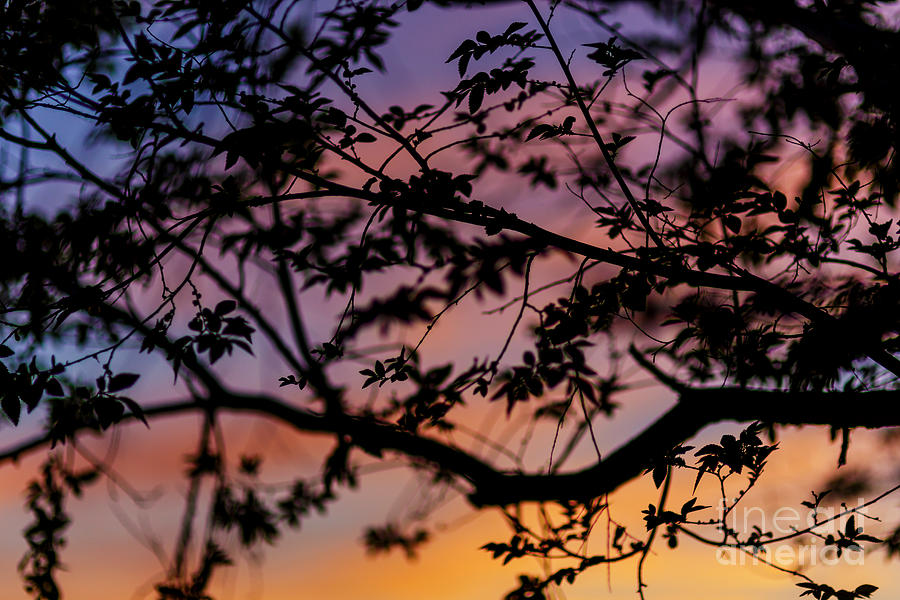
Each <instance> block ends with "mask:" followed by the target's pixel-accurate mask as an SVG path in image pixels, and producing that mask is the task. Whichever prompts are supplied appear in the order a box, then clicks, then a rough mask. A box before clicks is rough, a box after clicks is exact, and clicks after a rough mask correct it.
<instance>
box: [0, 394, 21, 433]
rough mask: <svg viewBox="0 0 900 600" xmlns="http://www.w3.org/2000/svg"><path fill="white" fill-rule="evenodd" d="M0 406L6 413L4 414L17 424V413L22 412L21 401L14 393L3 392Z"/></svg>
mask: <svg viewBox="0 0 900 600" xmlns="http://www.w3.org/2000/svg"><path fill="white" fill-rule="evenodd" d="M0 408H2V409H3V412H5V413H6V416H7V417H8V418H9V420H10V421H12V424H13V425H18V424H19V414H20V413H21V412H22V403H21V401H20V400H19V397H18V396H16V395H15V394H9V393H7V394H4V395H3V397H2V398H0Z"/></svg>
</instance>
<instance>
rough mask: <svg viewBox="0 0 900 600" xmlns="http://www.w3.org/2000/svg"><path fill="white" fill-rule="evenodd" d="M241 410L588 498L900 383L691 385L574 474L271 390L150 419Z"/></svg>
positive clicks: (478, 479)
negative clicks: (726, 440) (715, 434)
mask: <svg viewBox="0 0 900 600" xmlns="http://www.w3.org/2000/svg"><path fill="white" fill-rule="evenodd" d="M209 410H215V411H221V410H226V411H235V412H247V413H254V414H257V415H260V416H267V417H271V418H273V419H275V420H277V421H279V422H281V423H284V424H286V425H289V426H291V427H293V428H294V429H296V430H297V431H300V432H310V433H327V434H340V435H343V436H347V437H348V439H349V441H350V443H351V444H353V445H354V446H357V447H359V448H361V449H363V450H364V451H366V452H368V453H371V454H375V455H378V454H380V453H381V452H384V451H392V452H398V453H400V454H403V455H405V456H407V457H409V458H412V459H415V460H422V461H425V462H428V463H430V464H432V465H434V466H437V467H438V468H440V469H441V471H442V472H445V473H448V474H452V475H455V476H457V477H459V478H461V479H464V480H465V481H466V482H468V484H469V485H470V486H471V487H472V490H473V491H472V493H471V494H470V496H469V500H470V502H471V503H472V504H473V505H475V506H488V505H508V504H515V503H519V502H531V501H566V500H587V499H590V498H595V497H597V496H600V495H603V494H605V493H609V492H612V491H614V490H616V489H617V488H619V487H620V486H622V485H623V484H625V483H627V482H628V481H631V480H632V479H634V478H635V477H638V476H639V475H641V473H643V472H644V470H645V469H646V468H647V467H648V466H650V464H651V463H652V461H654V460H655V459H657V458H658V457H660V456H662V455H664V454H665V453H666V452H668V451H669V450H671V449H672V448H674V447H675V446H678V445H679V444H682V443H684V442H686V441H688V440H689V439H690V438H692V437H693V436H694V435H696V434H697V433H698V432H699V431H700V430H701V429H703V428H704V427H706V426H708V425H711V424H714V423H719V422H723V421H738V422H753V421H762V422H766V423H774V424H781V425H829V426H836V427H850V428H856V427H864V428H881V427H896V426H900V391H893V390H891V391H872V392H786V391H781V390H772V391H768V390H748V389H738V388H715V389H694V390H689V391H686V392H684V393H683V394H682V395H681V397H680V398H679V401H678V402H677V403H676V404H675V406H673V407H672V408H671V409H670V410H669V411H668V412H666V413H665V414H664V415H662V416H661V417H660V418H659V419H657V420H656V421H655V422H654V423H652V424H651V425H649V426H648V427H647V428H646V429H644V430H643V431H642V432H641V433H639V434H638V435H636V436H635V437H634V438H632V439H631V440H630V441H629V442H627V443H626V444H624V445H623V446H621V447H620V448H618V449H617V450H615V451H614V452H612V453H611V454H609V455H607V456H606V457H605V458H603V459H602V460H601V461H599V462H597V463H596V464H594V465H593V466H591V467H589V468H586V469H583V470H580V471H576V472H571V473H562V474H550V475H547V474H525V473H510V472H504V471H500V470H498V469H496V468H495V467H493V466H492V465H490V464H488V463H486V462H484V461H482V460H481V459H479V458H477V457H475V456H473V455H471V454H469V453H468V452H466V451H465V450H463V449H461V448H458V447H456V446H453V445H451V444H448V443H446V442H444V441H441V440H438V439H436V438H433V437H429V436H426V435H423V434H421V433H411V432H408V431H405V430H403V429H400V428H398V427H397V426H396V425H394V424H392V423H386V422H378V421H374V420H372V419H371V418H369V417H354V416H347V415H341V416H334V417H332V416H328V415H325V414H321V413H316V412H312V411H309V410H305V409H302V408H298V407H295V406H291V405H289V404H286V403H285V402H283V401H281V400H279V399H276V398H274V397H270V396H264V395H246V394H237V393H230V392H227V391H225V390H220V391H218V392H215V393H213V394H212V395H211V396H210V397H209V398H205V399H202V400H196V401H186V402H175V403H170V404H164V405H159V406H155V407H148V408H147V409H146V410H145V411H144V414H145V416H146V417H147V418H154V417H160V416H164V415H172V414H179V413H185V412H191V411H203V412H207V411H209ZM50 442H51V439H50V438H49V437H48V436H41V437H37V438H34V439H32V440H29V441H27V442H24V443H22V444H19V445H17V446H16V447H14V448H11V449H9V450H6V451H4V452H0V463H3V462H5V461H10V460H12V461H16V460H18V459H19V458H20V457H21V456H23V455H25V454H28V453H30V452H33V451H35V450H37V449H40V448H42V447H43V446H45V445H47V444H49V443H50Z"/></svg>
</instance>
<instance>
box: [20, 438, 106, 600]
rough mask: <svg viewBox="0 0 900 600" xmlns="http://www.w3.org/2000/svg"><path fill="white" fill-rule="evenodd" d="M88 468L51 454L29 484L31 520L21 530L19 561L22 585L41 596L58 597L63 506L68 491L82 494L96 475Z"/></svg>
mask: <svg viewBox="0 0 900 600" xmlns="http://www.w3.org/2000/svg"><path fill="white" fill-rule="evenodd" d="M97 475H98V472H97V471H95V470H93V469H89V470H85V471H79V472H74V471H71V470H69V469H67V468H66V467H65V466H64V465H63V464H62V461H61V460H60V459H59V458H57V457H56V456H53V455H51V457H50V458H48V460H47V461H45V462H44V464H43V466H42V467H41V477H40V478H39V479H35V480H34V481H32V482H31V483H29V485H28V496H27V500H26V508H27V509H28V511H29V512H30V513H31V515H32V518H33V521H32V523H30V524H29V525H28V526H27V527H26V529H25V532H24V535H25V541H26V542H27V543H28V550H27V551H26V552H25V555H24V556H23V557H22V560H21V561H20V563H19V571H21V572H22V575H23V578H24V581H25V589H26V591H27V592H29V593H31V594H34V596H35V597H36V598H40V600H59V598H61V597H62V596H61V593H60V590H59V586H58V584H57V582H56V573H57V571H59V570H60V569H61V568H62V565H61V563H60V560H59V553H60V550H61V549H62V548H63V547H64V546H65V543H66V540H65V536H64V534H65V531H66V529H67V528H68V526H69V524H70V519H69V515H68V513H67V512H66V509H65V499H66V495H67V494H69V493H70V494H72V495H74V496H76V497H78V496H80V495H81V492H82V489H83V487H84V485H86V484H89V483H91V482H92V481H94V480H95V479H96V478H97Z"/></svg>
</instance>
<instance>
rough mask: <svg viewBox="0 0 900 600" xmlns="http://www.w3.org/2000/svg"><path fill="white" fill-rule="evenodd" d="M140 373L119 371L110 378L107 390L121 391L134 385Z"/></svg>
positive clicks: (110, 391) (111, 391) (112, 391)
mask: <svg viewBox="0 0 900 600" xmlns="http://www.w3.org/2000/svg"><path fill="white" fill-rule="evenodd" d="M139 377H140V375H138V374H137V373H119V374H118V375H114V376H112V377H110V378H109V385H108V386H107V389H106V391H108V392H109V393H111V394H112V393H115V392H120V391H122V390H126V389H128V388H130V387H131V386H133V385H134V384H135V382H136V381H137V380H138V378H139Z"/></svg>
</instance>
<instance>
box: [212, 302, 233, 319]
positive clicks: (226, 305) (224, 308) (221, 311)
mask: <svg viewBox="0 0 900 600" xmlns="http://www.w3.org/2000/svg"><path fill="white" fill-rule="evenodd" d="M235 308H237V302H235V301H234V300H222V301H221V302H219V303H218V304H216V308H215V310H214V311H213V312H214V313H216V315H218V316H220V317H223V316H225V315H227V314H228V313H230V312H231V311H233V310H234V309H235Z"/></svg>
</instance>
